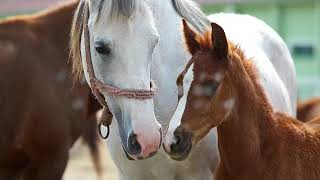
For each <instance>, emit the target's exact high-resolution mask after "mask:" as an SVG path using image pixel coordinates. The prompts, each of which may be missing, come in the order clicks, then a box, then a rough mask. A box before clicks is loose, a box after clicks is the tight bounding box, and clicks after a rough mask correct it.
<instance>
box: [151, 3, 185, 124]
mask: <svg viewBox="0 0 320 180" xmlns="http://www.w3.org/2000/svg"><path fill="white" fill-rule="evenodd" d="M149 3H150V4H149V6H150V7H151V10H152V12H153V15H154V19H155V24H156V28H157V31H158V33H159V34H160V39H161V40H160V42H159V44H158V45H157V48H156V49H155V52H154V57H153V63H152V70H151V77H152V79H153V80H155V82H156V83H157V85H158V87H157V89H158V91H159V92H161V93H158V94H157V95H156V96H155V98H154V101H155V109H156V112H155V113H156V116H157V117H158V121H159V122H160V123H161V125H162V127H163V128H164V129H166V128H167V126H168V124H169V120H170V118H171V116H172V114H173V112H174V107H175V105H176V103H177V95H176V88H177V87H176V84H175V81H176V78H177V77H178V75H179V73H180V72H181V71H182V69H183V68H184V66H185V65H186V64H187V62H188V60H189V59H190V55H189V54H188V52H187V51H186V49H185V47H184V43H183V41H182V38H181V37H182V31H181V30H182V29H181V22H182V21H181V20H182V18H181V17H180V16H179V15H178V14H177V12H176V11H175V9H174V7H173V5H172V2H171V0H161V1H159V0H151V1H150V2H149Z"/></svg>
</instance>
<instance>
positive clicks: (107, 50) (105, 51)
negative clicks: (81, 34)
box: [94, 41, 111, 55]
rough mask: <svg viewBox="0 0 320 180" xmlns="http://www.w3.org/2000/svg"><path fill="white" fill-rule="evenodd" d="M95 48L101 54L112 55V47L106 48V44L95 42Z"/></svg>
mask: <svg viewBox="0 0 320 180" xmlns="http://www.w3.org/2000/svg"><path fill="white" fill-rule="evenodd" d="M94 48H95V49H96V51H97V52H98V53H99V54H103V55H109V54H110V53H111V49H110V47H108V46H105V44H104V43H103V42H101V41H98V42H95V43H94Z"/></svg>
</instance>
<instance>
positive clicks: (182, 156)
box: [169, 144, 192, 161]
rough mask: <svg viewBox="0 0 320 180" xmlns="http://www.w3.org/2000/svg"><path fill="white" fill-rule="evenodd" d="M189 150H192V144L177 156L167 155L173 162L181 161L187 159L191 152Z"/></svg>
mask: <svg viewBox="0 0 320 180" xmlns="http://www.w3.org/2000/svg"><path fill="white" fill-rule="evenodd" d="M191 149H192V144H190V145H189V146H187V147H186V148H185V150H184V151H183V152H181V153H179V154H169V156H170V158H171V159H173V160H175V161H183V160H185V159H187V158H188V156H189V154H190V152H191Z"/></svg>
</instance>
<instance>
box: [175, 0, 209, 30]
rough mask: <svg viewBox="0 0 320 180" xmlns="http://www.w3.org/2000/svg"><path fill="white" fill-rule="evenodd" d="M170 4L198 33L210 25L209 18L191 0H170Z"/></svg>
mask: <svg viewBox="0 0 320 180" xmlns="http://www.w3.org/2000/svg"><path fill="white" fill-rule="evenodd" d="M172 4H173V7H174V9H175V10H176V11H177V13H178V14H179V15H180V16H181V17H182V18H184V19H186V20H187V21H188V22H189V23H190V24H191V25H192V26H193V27H194V28H196V30H197V31H199V32H200V33H204V32H205V31H206V30H207V29H208V27H210V21H209V19H208V18H207V16H206V15H204V13H203V12H202V11H201V10H200V8H199V6H198V5H197V4H196V3H195V2H193V1H192V0H172Z"/></svg>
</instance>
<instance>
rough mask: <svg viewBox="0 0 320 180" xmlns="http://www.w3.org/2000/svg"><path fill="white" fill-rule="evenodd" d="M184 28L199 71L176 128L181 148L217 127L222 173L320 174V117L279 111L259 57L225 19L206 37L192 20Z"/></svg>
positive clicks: (285, 178) (240, 179) (286, 177)
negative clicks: (263, 80) (234, 36)
mask: <svg viewBox="0 0 320 180" xmlns="http://www.w3.org/2000/svg"><path fill="white" fill-rule="evenodd" d="M184 32H185V39H186V43H187V47H188V49H189V50H190V52H191V53H192V54H193V58H192V60H191V62H193V72H194V77H193V81H192V83H191V87H190V91H189V92H188V98H187V102H186V109H185V111H184V114H183V115H182V119H181V125H180V126H179V127H178V128H177V130H176V132H175V133H176V134H181V137H180V139H179V140H180V141H182V142H180V144H182V146H181V147H180V148H182V149H183V148H188V147H190V146H194V145H196V144H197V143H198V142H199V141H200V140H201V139H202V138H203V136H204V135H206V134H207V133H208V132H209V131H210V129H212V128H213V127H217V131H218V142H219V152H220V158H221V159H220V164H219V167H218V169H217V172H216V179H218V180H230V179H237V180H257V179H265V180H271V179H281V180H294V179H295V180H319V179H320V171H319V167H320V117H318V118H316V119H314V120H312V121H310V122H308V123H301V122H299V121H298V120H296V119H294V118H292V117H289V116H287V115H286V114H283V113H279V112H275V111H274V109H273V108H272V106H271V104H270V103H269V100H268V99H267V96H266V93H265V91H264V90H263V88H262V85H261V84H260V81H259V78H258V74H257V70H256V67H255V65H254V63H253V61H251V60H249V59H247V58H246V57H245V55H244V53H243V51H242V50H241V49H240V48H239V47H237V46H235V45H234V44H233V43H231V42H228V41H227V38H226V35H225V32H224V30H223V29H222V28H221V27H220V26H219V25H217V24H215V23H212V33H207V34H206V36H204V37H201V36H200V35H198V34H196V33H195V32H193V31H192V30H191V29H190V28H189V27H188V25H187V24H186V23H184ZM181 78H182V79H183V75H182V76H180V78H179V79H181ZM179 79H178V84H179V82H180V80H179ZM199 90H201V91H203V92H205V93H199ZM181 152H185V151H181Z"/></svg>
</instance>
